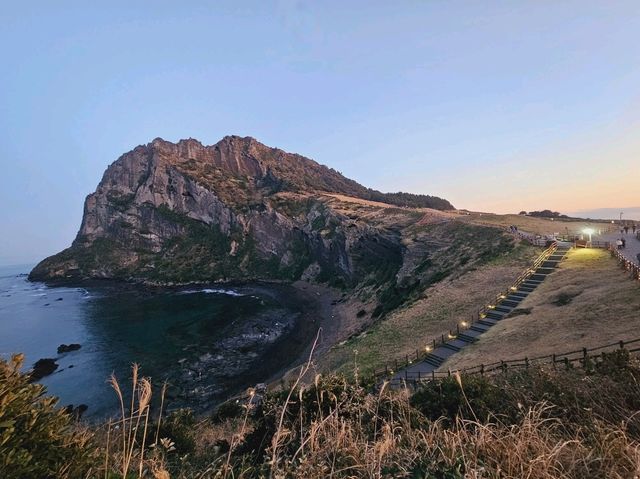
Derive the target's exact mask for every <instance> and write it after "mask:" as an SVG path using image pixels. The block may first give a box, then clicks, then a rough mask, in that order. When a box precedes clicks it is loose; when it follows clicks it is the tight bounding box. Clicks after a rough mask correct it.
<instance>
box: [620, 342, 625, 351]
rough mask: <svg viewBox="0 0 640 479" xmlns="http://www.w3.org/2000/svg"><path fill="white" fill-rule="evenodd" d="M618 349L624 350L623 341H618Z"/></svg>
mask: <svg viewBox="0 0 640 479" xmlns="http://www.w3.org/2000/svg"><path fill="white" fill-rule="evenodd" d="M620 349H624V341H622V340H620Z"/></svg>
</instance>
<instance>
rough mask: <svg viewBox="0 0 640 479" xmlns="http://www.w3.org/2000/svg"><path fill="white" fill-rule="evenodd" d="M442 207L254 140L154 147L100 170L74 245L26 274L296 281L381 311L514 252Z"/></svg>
mask: <svg viewBox="0 0 640 479" xmlns="http://www.w3.org/2000/svg"><path fill="white" fill-rule="evenodd" d="M372 200H375V202H374V201H372ZM381 200H382V201H384V203H380V202H379V201H381ZM425 207H431V208H436V209H427V208H425ZM451 208H452V206H451V205H450V204H449V203H448V202H447V201H446V200H442V199H440V198H434V197H430V196H422V195H409V194H405V193H395V194H385V193H380V192H377V191H374V190H370V189H368V188H365V187H363V186H362V185H360V184H358V183H356V182H355V181H352V180H349V179H348V178H345V177H344V176H342V175H341V174H340V173H338V172H337V171H334V170H332V169H329V168H327V167H324V166H322V165H319V164H318V163H316V162H315V161H312V160H310V159H307V158H304V157H302V156H300V155H295V154H290V153H286V152H284V151H282V150H279V149H276V148H269V147H267V146H265V145H263V144H261V143H259V142H257V141H256V140H254V139H253V138H240V137H233V136H232V137H225V138H224V139H223V140H221V141H220V142H218V143H217V144H215V145H213V146H203V145H202V144H201V143H199V142H198V141H196V140H192V139H189V140H182V141H180V142H178V143H177V144H174V143H170V142H167V141H164V140H161V139H156V140H154V141H153V142H151V143H149V144H147V145H143V146H139V147H137V148H135V149H134V150H132V151H130V152H129V153H126V154H124V155H122V156H121V157H120V158H119V159H118V160H117V161H115V162H114V163H113V164H111V165H110V166H109V167H108V168H107V170H106V172H105V173H104V176H103V178H102V180H101V181H100V184H99V185H98V187H97V189H96V191H95V192H94V193H92V194H90V195H89V196H88V197H87V199H86V202H85V207H84V216H83V219H82V225H81V227H80V230H79V232H78V235H77V237H76V239H75V240H74V242H73V244H72V245H71V247H69V248H67V249H66V250H64V251H62V252H60V253H58V254H56V255H54V256H51V257H49V258H47V259H45V260H43V261H42V262H41V263H40V264H38V265H37V266H36V267H35V268H34V269H33V271H32V272H31V274H30V276H29V278H30V279H31V280H34V281H46V280H56V279H68V280H76V281H77V280H85V279H91V278H110V279H120V280H128V281H144V282H149V283H162V284H171V283H173V284H176V283H187V282H196V281H199V282H210V281H228V280H297V279H301V278H302V279H309V280H315V281H319V282H325V283H329V284H331V285H333V286H336V287H341V288H355V291H357V294H359V295H360V297H361V298H363V299H364V300H369V299H373V298H376V299H377V302H378V305H379V307H378V309H377V313H376V314H381V313H383V312H384V311H386V310H390V309H392V308H394V307H395V306H397V305H398V304H401V302H402V301H404V299H406V298H407V297H408V296H409V295H411V294H412V293H415V292H416V291H421V290H423V289H424V288H426V287H427V286H428V285H430V284H432V283H434V282H436V281H439V280H441V279H443V278H445V277H447V276H450V275H453V274H461V272H463V271H464V268H469V267H473V265H474V263H476V262H477V261H482V260H486V259H488V258H491V257H493V256H495V255H496V254H498V253H499V252H501V251H503V250H504V249H505V248H508V247H511V242H510V240H509V239H508V238H505V237H504V236H503V235H502V234H501V233H500V231H498V230H495V229H492V228H486V227H477V226H475V227H474V226H472V225H463V224H461V223H459V222H457V221H452V216H453V215H452V214H448V213H444V212H440V211H438V209H451Z"/></svg>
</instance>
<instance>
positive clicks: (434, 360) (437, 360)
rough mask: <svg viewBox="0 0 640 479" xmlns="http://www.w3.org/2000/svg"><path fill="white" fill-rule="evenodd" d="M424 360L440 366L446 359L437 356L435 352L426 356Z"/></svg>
mask: <svg viewBox="0 0 640 479" xmlns="http://www.w3.org/2000/svg"><path fill="white" fill-rule="evenodd" d="M424 362H425V363H427V364H431V365H432V366H435V367H439V366H440V365H441V364H442V363H443V362H444V359H442V358H441V357H438V356H436V355H435V354H429V355H428V356H427V357H426V358H424Z"/></svg>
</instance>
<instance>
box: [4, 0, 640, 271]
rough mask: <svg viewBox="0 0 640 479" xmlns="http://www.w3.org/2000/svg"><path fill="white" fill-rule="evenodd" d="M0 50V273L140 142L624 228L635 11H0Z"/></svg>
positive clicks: (251, 7)
mask: <svg viewBox="0 0 640 479" xmlns="http://www.w3.org/2000/svg"><path fill="white" fill-rule="evenodd" d="M0 58H1V59H2V66H1V67H0V167H1V170H0V173H1V174H0V201H1V203H2V208H1V209H0V264H15V263H23V262H25V263H26V262H34V261H37V260H39V259H41V258H43V257H44V256H46V255H49V254H53V253H55V252H57V251H59V250H61V249H63V248H64V247H66V246H68V245H69V244H70V243H71V241H72V240H73V238H74V237H75V234H76V232H77V230H78V227H79V225H80V221H81V218H82V207H83V201H84V198H85V196H86V195H87V194H89V193H91V192H92V191H93V190H94V189H95V187H96V185H97V183H98V182H99V180H100V178H101V177H102V174H103V172H104V170H105V168H106V167H107V166H108V165H109V164H110V163H111V162H113V161H114V160H116V159H117V158H118V156H120V155H121V154H122V153H124V152H126V151H129V150H131V149H132V148H133V147H135V146H136V145H139V144H144V143H148V142H150V141H151V140H152V139H154V138H156V137H162V138H164V139H166V140H170V141H177V140H179V139H181V138H189V137H192V138H197V139H199V140H200V141H202V142H203V143H205V144H213V143H215V142H217V141H218V140H219V139H221V138H222V137H223V136H225V135H228V134H235V135H242V136H253V137H254V138H256V139H258V140H260V141H261V142H263V143H265V144H267V145H270V146H276V147H279V148H282V149H284V150H287V151H290V152H296V153H300V154H302V155H305V156H307V157H310V158H313V159H315V160H316V161H318V162H320V163H323V164H326V165H328V166H330V167H333V168H335V169H337V170H339V171H341V172H342V173H343V174H345V175H346V176H348V177H350V178H353V179H355V180H357V181H358V182H360V183H362V184H364V185H366V186H369V187H373V188H376V189H379V190H382V191H410V192H414V193H425V194H431V195H437V196H441V197H444V198H447V199H448V200H450V201H451V202H452V203H453V204H454V205H455V206H456V207H458V208H467V209H471V210H476V211H494V212H498V213H507V212H516V213H517V212H519V211H521V210H526V211H530V210H540V209H551V210H556V211H561V212H577V211H596V210H598V211H604V210H601V209H603V208H611V209H612V210H611V211H618V210H620V211H625V210H627V211H632V212H633V211H636V213H635V214H637V215H638V217H640V213H638V212H639V211H640V210H638V207H640V194H639V192H640V135H639V134H638V132H639V128H640V2H638V1H636V0H633V1H611V2H608V1H598V2H590V1H584V0H580V1H563V2H557V1H538V0H536V1H530V2H527V1H519V2H512V1H491V2H477V1H469V2H465V1H455V2H453V1H452V2H449V1H435V0H434V1H399V2H377V1H373V0H369V1H355V0H354V1H349V2H343V1H340V2H337V1H336V2H333V1H323V2H305V1H295V0H289V1H275V2H269V1H257V2H237V1H234V2H222V1H219V2H204V1H200V2H198V1H185V2H174V1H163V0H153V1H151V0H149V1H135V0H128V1H126V2H122V1H119V0H110V1H109V2H86V1H74V2H72V1H65V0H59V1H56V2H51V1H39V0H30V1H28V2H3V6H2V9H0ZM633 208H636V210H633ZM607 211H608V210H607ZM612 214H613V215H614V216H615V217H617V216H618V214H617V213H615V214H614V213H612Z"/></svg>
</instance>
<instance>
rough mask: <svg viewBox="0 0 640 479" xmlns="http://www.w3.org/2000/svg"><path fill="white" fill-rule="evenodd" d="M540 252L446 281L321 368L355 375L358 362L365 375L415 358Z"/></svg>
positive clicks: (332, 354)
mask: <svg viewBox="0 0 640 479" xmlns="http://www.w3.org/2000/svg"><path fill="white" fill-rule="evenodd" d="M539 253H540V250H539V249H536V248H533V247H529V246H526V245H524V244H521V245H520V246H519V247H518V248H516V249H515V250H514V251H513V252H512V253H510V254H508V255H506V256H504V257H502V258H500V259H497V260H494V261H492V262H490V263H488V264H485V265H483V266H481V267H480V268H478V269H476V270H474V271H469V272H467V273H465V274H464V275H462V276H461V277H458V278H455V279H446V280H444V281H441V282H440V283H437V284H436V285H435V286H433V287H431V288H429V289H427V290H426V291H424V293H423V294H422V295H421V297H420V298H419V299H418V300H417V301H415V302H413V303H411V304H410V305H408V306H406V307H403V308H400V309H398V310H396V311H394V312H393V313H391V314H390V315H389V317H388V318H386V319H384V320H383V321H380V322H378V323H377V324H375V325H374V326H373V327H372V328H370V329H369V330H368V331H366V332H365V333H363V334H361V335H360V336H358V337H357V338H355V339H352V340H350V341H348V342H346V343H343V344H339V345H336V346H334V347H333V348H332V349H331V350H330V351H328V352H327V353H326V354H325V355H324V356H323V357H322V358H320V359H319V364H320V367H321V369H322V370H324V371H336V370H337V371H340V372H344V373H349V372H350V371H352V370H353V365H354V361H356V351H357V364H358V367H359V368H360V370H361V371H362V373H363V374H364V375H367V374H370V373H372V372H373V371H374V370H376V369H377V370H379V369H384V365H385V363H386V362H389V364H391V361H393V359H400V358H402V357H403V356H405V355H409V356H410V357H411V356H415V354H416V350H417V349H418V350H422V349H423V348H424V347H425V346H426V345H427V344H430V343H431V341H432V340H433V339H434V338H438V337H440V335H441V334H446V333H447V332H448V331H449V330H450V329H451V330H453V329H455V328H456V325H457V324H458V323H459V322H460V321H463V320H469V318H470V317H471V314H472V313H475V312H476V311H477V309H478V307H479V306H480V305H483V304H486V302H488V301H490V300H491V299H493V298H495V295H496V294H498V293H499V292H500V291H503V290H505V289H507V288H508V287H509V286H510V285H511V284H512V282H513V281H514V280H515V278H517V276H518V275H519V274H520V273H521V272H522V270H523V269H524V268H525V267H526V266H528V265H529V264H530V263H531V261H532V259H533V258H534V257H535V256H536V255H537V254H539Z"/></svg>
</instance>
